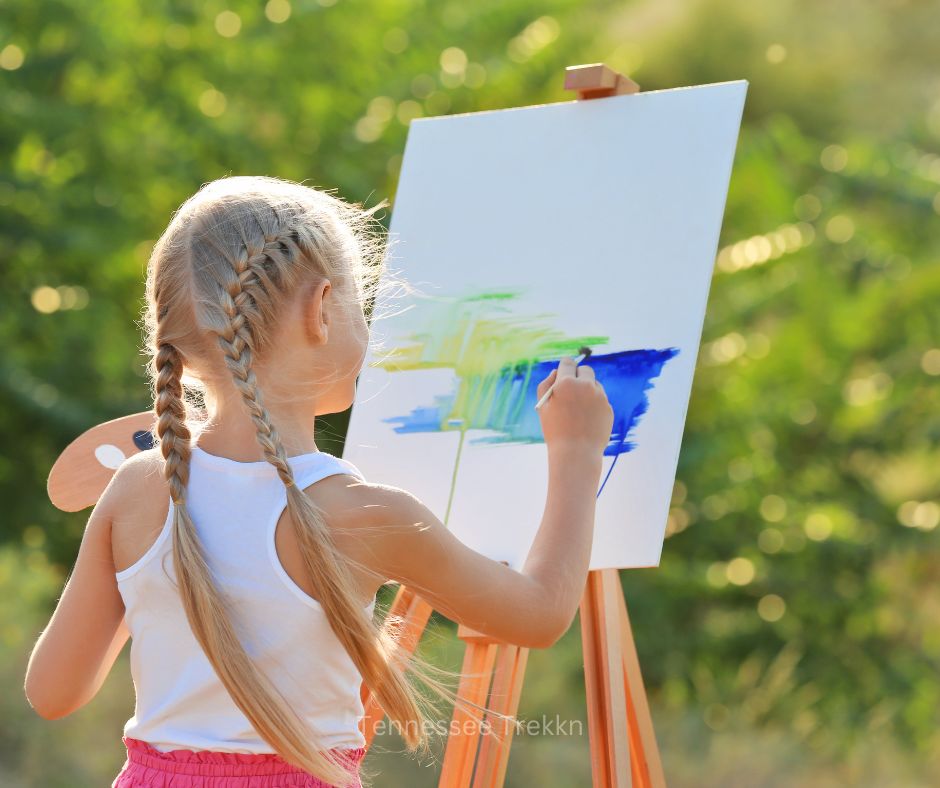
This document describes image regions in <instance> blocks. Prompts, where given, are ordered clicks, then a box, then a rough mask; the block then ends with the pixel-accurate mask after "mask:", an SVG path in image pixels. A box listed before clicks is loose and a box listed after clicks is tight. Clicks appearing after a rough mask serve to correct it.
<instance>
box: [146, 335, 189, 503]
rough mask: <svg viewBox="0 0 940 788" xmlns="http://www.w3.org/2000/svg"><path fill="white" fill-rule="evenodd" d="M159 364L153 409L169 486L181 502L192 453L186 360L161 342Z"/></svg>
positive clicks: (158, 355)
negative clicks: (185, 398)
mask: <svg viewBox="0 0 940 788" xmlns="http://www.w3.org/2000/svg"><path fill="white" fill-rule="evenodd" d="M156 365H157V383H156V391H155V393H154V409H155V410H156V414H157V435H158V436H159V442H160V447H161V449H162V450H163V457H164V459H165V460H166V463H165V473H166V480H167V482H168V483H169V485H170V493H171V495H172V497H173V502H174V503H177V504H181V503H183V501H184V500H185V497H186V484H187V483H188V481H189V456H190V453H191V447H190V438H191V435H190V433H189V428H188V427H187V426H186V406H185V404H184V403H183V384H182V382H181V379H182V376H183V360H182V358H180V354H179V351H178V350H177V349H176V348H175V347H174V346H173V345H171V344H169V343H167V342H161V343H160V345H159V349H158V351H157V359H156Z"/></svg>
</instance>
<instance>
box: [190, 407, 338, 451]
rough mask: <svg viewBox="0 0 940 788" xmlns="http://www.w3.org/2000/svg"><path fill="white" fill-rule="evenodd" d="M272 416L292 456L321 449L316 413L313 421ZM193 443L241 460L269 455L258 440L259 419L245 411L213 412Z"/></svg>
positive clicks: (206, 449) (286, 448) (283, 443)
mask: <svg viewBox="0 0 940 788" xmlns="http://www.w3.org/2000/svg"><path fill="white" fill-rule="evenodd" d="M271 420H272V423H273V425H274V428H275V430H276V431H277V433H278V438H279V439H280V441H281V445H282V446H283V447H284V452H285V454H286V455H287V456H288V457H295V456H297V455H299V454H308V453H310V452H316V451H319V447H318V446H317V444H316V441H315V440H314V417H312V416H311V417H310V419H309V422H308V421H306V420H304V421H300V420H293V419H287V420H285V419H283V418H282V419H280V420H275V418H274V415H273V414H271ZM193 443H195V444H196V445H197V446H199V447H200V448H201V449H203V450H204V451H207V452H208V453H209V454H215V455H216V456H219V457H228V458H229V459H231V460H236V461H237V462H257V461H258V460H264V459H265V457H264V452H263V450H262V449H261V446H260V444H259V443H258V433H257V428H256V427H255V423H254V422H253V421H252V420H251V419H250V418H248V417H246V416H244V415H242V414H239V416H238V418H225V417H220V416H219V415H218V414H212V415H210V416H209V420H208V421H207V422H206V424H205V426H203V427H202V428H201V429H200V430H199V432H198V433H196V434H195V435H194V437H193Z"/></svg>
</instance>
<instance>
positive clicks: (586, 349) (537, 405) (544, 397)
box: [535, 345, 591, 410]
mask: <svg viewBox="0 0 940 788" xmlns="http://www.w3.org/2000/svg"><path fill="white" fill-rule="evenodd" d="M578 352H579V353H580V354H581V355H580V356H578V358H577V359H576V360H575V362H574V365H575V366H578V364H580V363H581V362H582V361H584V359H586V358H587V357H588V356H590V355H591V348H589V347H588V346H587V345H582V346H581V347H579V348H578ZM556 383H558V378H557V376H556V378H555V382H554V383H552V385H551V386H549V387H548V391H546V392H545V393H544V394H543V395H542V397H541V399H540V400H539V401H538V402H536V403H535V409H536V410H538V409H539V408H541V407H542V405H544V404H545V401H546V400H547V399H548V398H549V397H550V396H551V393H552V389H554V388H555V384H556Z"/></svg>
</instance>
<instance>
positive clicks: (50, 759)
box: [0, 0, 940, 786]
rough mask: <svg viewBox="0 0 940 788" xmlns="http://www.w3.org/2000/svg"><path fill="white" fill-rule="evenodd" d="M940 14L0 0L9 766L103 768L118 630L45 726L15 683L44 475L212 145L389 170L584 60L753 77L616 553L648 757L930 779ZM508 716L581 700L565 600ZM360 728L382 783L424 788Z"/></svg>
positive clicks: (384, 193)
mask: <svg viewBox="0 0 940 788" xmlns="http://www.w3.org/2000/svg"><path fill="white" fill-rule="evenodd" d="M285 9H287V10H289V18H287V19H286V20H285V21H280V22H275V21H271V19H272V18H274V19H278V18H280V17H283V16H284V14H285ZM232 14H234V15H236V16H234V17H233V16H232ZM220 15H221V16H220ZM938 22H940V8H938V5H937V4H936V3H935V2H915V1H914V0H909V1H908V2H904V0H894V1H893V2H889V1H888V0H883V1H882V2H868V3H860V2H848V1H847V0H833V2H828V3H814V2H809V1H808V0H781V2H776V3H773V4H769V3H748V2H745V0H688V1H687V2H679V1H677V0H670V2H652V1H646V2H623V3H612V2H606V1H604V0H582V1H580V2H576V1H575V0H553V1H552V2H545V3H535V2H531V1H530V0H502V1H501V2H495V1H494V0H480V1H479V2H477V3H473V4H470V3H460V2H448V3H444V2H440V3H438V2H423V1H422V0H381V1H380V2H373V3H361V2H353V1H352V0H338V1H337V0H321V2H320V3H317V2H313V1H312V0H294V1H293V2H291V3H289V4H288V3H286V2H284V0H272V2H270V3H267V4H266V3H265V2H235V1H234V0H233V1H232V2H229V3H224V2H220V1H219V0H211V1H210V2H205V3H198V4H189V3H179V2H167V1H166V0H154V1H153V2H150V3H147V4H139V3H133V2H129V0H108V1H107V2H100V3H92V4H89V3H85V2H78V0H31V2H25V1H24V0H9V1H8V2H6V3H4V4H3V5H2V6H0V99H2V106H3V110H4V111H3V112H2V113H0V151H2V155H0V277H2V279H0V283H2V287H0V343H2V348H3V353H2V354H0V437H2V440H3V447H4V448H3V451H2V454H0V495H2V497H3V500H4V502H5V507H6V512H7V515H6V517H5V527H4V528H3V531H2V536H0V678H2V681H3V688H4V690H5V691H4V692H3V693H2V700H0V704H2V712H3V713H2V715H0V783H3V784H4V785H11V786H17V785H24V786H25V785H28V786H39V785H42V786H60V785H62V786H66V785H67V786H76V785H81V786H84V785H88V786H91V785H103V784H107V783H106V781H110V780H111V779H112V778H113V776H114V774H116V772H117V770H118V769H119V768H120V765H121V763H122V761H123V757H124V751H123V747H122V745H121V742H120V731H121V726H122V725H123V722H124V720H126V719H127V717H129V716H130V714H131V713H132V710H133V688H132V685H131V683H130V679H129V673H128V669H127V664H126V651H125V654H124V655H122V657H121V659H120V661H119V664H118V665H117V666H116V668H115V671H114V673H113V675H112V676H111V678H110V679H109V681H108V682H107V684H106V685H105V687H104V689H103V691H102V692H101V694H100V695H99V696H98V697H97V698H96V699H95V701H94V702H93V703H91V704H89V705H88V706H87V707H86V708H84V709H82V710H81V711H80V712H77V713H76V714H75V715H73V716H72V717H70V718H68V719H65V720H61V721H57V722H47V721H44V720H41V719H40V718H38V717H37V716H36V715H35V714H34V713H33V712H32V711H31V710H30V708H29V707H28V705H27V703H26V700H25V697H24V695H23V693H22V680H23V676H24V674H25V665H26V658H27V657H28V653H29V650H30V648H31V647H32V644H33V643H34V641H35V639H36V637H38V635H39V633H40V631H41V629H42V627H43V626H44V625H45V624H46V622H47V620H48V617H49V615H50V614H51V611H52V609H53V607H54V604H55V601H56V599H57V597H58V594H59V593H60V592H61V588H62V585H63V584H64V582H65V579H66V577H67V574H68V571H69V570H70V568H71V566H72V564H73V562H74V558H75V554H76V551H77V547H78V544H79V541H80V538H81V533H82V530H83V527H84V523H85V518H86V517H87V512H86V513H82V514H79V515H65V514H63V513H61V512H58V511H56V510H55V509H54V508H53V507H52V506H51V505H50V504H49V503H48V499H47V498H46V494H45V479H46V476H47V474H48V471H49V469H50V467H51V465H52V463H53V462H54V460H55V458H56V457H57V456H58V454H59V452H60V451H61V450H62V448H64V446H65V445H66V444H67V443H68V442H69V441H70V440H71V439H73V438H74V437H75V436H76V435H78V434H79V433H80V432H82V431H84V430H85V429H88V428H89V427H91V426H93V425H94V424H97V423H99V422H102V421H105V420H107V419H110V418H115V417H117V416H120V415H124V414H126V413H131V412H135V411H140V410H144V409H146V408H147V407H148V406H149V399H148V390H147V387H146V383H145V379H144V375H143V359H142V357H141V356H140V355H139V353H138V348H139V346H140V343H141V338H140V335H139V333H138V327H137V325H136V324H135V321H136V320H137V319H138V316H139V310H140V307H141V304H142V298H143V273H144V267H145V263H146V259H147V256H148V255H149V251H150V247H151V245H152V243H153V241H154V240H155V239H156V237H157V236H158V235H159V233H160V232H161V231H162V229H163V228H164V227H165V226H166V224H167V222H168V221H169V219H170V216H171V213H172V211H173V210H174V209H175V208H176V207H177V206H178V205H179V204H180V203H181V202H182V201H183V200H184V199H185V198H186V197H187V196H189V195H190V194H191V193H192V192H193V191H195V190H196V189H197V188H198V186H199V185H200V184H201V183H203V182H205V181H208V180H211V179H213V178H216V177H219V176H222V175H225V174H247V173H264V174H272V175H277V176H280V177H285V178H290V179H293V180H307V181H308V182H310V183H312V184H314V185H317V186H320V187H323V188H337V189H338V191H339V193H340V194H341V195H342V196H344V197H346V198H348V199H352V200H357V201H365V202H366V203H367V204H374V203H375V202H377V201H378V200H380V199H382V198H384V197H389V198H393V197H394V190H395V183H396V179H397V174H398V169H399V167H400V163H401V154H402V150H403V148H404V142H405V136H406V133H407V123H408V121H409V120H410V118H412V117H416V116H419V115H440V114H446V113H453V112H470V111H477V110H484V109H498V108H503V107H512V106H519V105H525V104H534V103H541V102H548V101H563V100H567V99H569V98H570V96H568V95H566V94H565V93H564V91H563V89H562V80H563V72H564V67H565V66H566V65H570V64H573V63H583V62H595V61H604V62H606V63H608V64H609V65H611V66H613V67H614V68H617V69H618V70H620V71H622V72H624V73H627V74H630V75H631V76H633V77H634V78H636V79H637V81H639V82H640V84H641V85H642V86H643V88H644V89H645V90H653V89H658V88H668V87H674V86H679V85H691V84H702V83H707V82H717V81H722V80H729V79H740V78H745V79H748V80H749V81H750V88H749V92H748V100H747V107H746V112H745V122H744V126H743V129H742V133H741V138H740V142H739V146H738V152H737V158H736V163H735V170H734V174H733V177H732V183H731V189H730V193H729V197H728V205H727V211H726V216H725V221H724V227H723V231H722V241H721V244H720V253H719V255H718V259H717V264H716V272H715V276H714V281H713V284H712V291H711V296H710V301H709V308H708V315H707V318H706V324H705V333H704V337H703V345H702V352H701V355H700V358H699V367H698V371H697V373H696V380H695V385H694V390H693V394H692V401H691V406H690V411H689V415H688V423H687V427H686V433H685V439H684V443H683V448H682V454H681V458H680V467H679V482H678V483H677V485H676V494H675V499H674V501H673V508H672V513H671V515H670V525H669V533H670V536H669V538H668V540H667V542H666V546H665V549H664V553H663V561H662V566H661V567H660V568H659V569H657V570H650V571H634V572H624V573H623V583H624V588H625V591H626V594H627V600H628V604H629V606H630V610H631V615H632V618H633V625H634V630H635V634H636V638H637V643H638V647H639V650H640V656H641V661H642V664H643V668H644V672H645V678H646V682H647V684H648V687H649V691H650V697H651V702H652V707H653V714H654V719H655V722H656V725H657V734H658V737H659V739H660V743H661V746H662V751H663V759H664V763H665V768H666V772H667V778H668V779H669V782H670V785H674V786H683V785H688V786H702V785H723V786H729V785H748V786H750V785H795V784H799V785H806V786H814V785H819V786H822V785H846V784H851V785H902V784H903V785H928V784H931V782H932V779H931V776H932V775H935V774H936V773H938V770H940V732H938V731H940V713H938V709H940V681H938V669H940V627H938V620H940V604H938V601H937V600H938V599H940V595H938V591H940V560H938V559H940V547H938V534H940V529H938V528H937V526H938V520H940V505H938V498H940V475H938V472H937V468H938V465H940V449H938V437H940V415H938V413H940V407H938V406H940V393H938V386H937V381H938V377H937V376H938V375H940V310H938V303H940V298H938V297H940V265H938V247H940V240H938V239H940V235H938V233H937V218H938V213H940V197H938V192H940V150H938V149H940V82H938V79H937V76H936V74H937V73H938V70H937V67H938V65H940V63H938V62H937V61H938V55H937V52H938V50H937V47H936V45H935V40H933V39H932V38H931V35H932V31H934V30H936V29H937V24H938ZM220 31H221V32H220ZM455 48H456V49H455ZM456 50H459V52H458V51H456ZM347 416H348V414H342V415H340V416H338V417H336V418H331V419H329V420H325V422H324V424H323V425H321V426H322V428H323V434H322V436H321V438H322V441H323V442H324V446H325V448H327V449H328V450H331V451H334V452H340V451H341V448H342V446H341V435H342V432H343V430H344V428H345V423H346V418H347ZM438 625H439V626H438V627H437V628H435V633H437V634H436V635H435V636H433V637H431V638H429V640H428V643H427V644H426V649H427V650H428V652H429V653H430V654H432V655H436V656H437V657H438V658H439V659H440V661H441V662H442V663H446V664H449V665H450V666H451V667H453V668H457V667H459V664H460V649H459V646H458V644H456V643H454V640H453V637H452V629H453V627H452V626H451V625H450V624H449V623H448V622H446V621H443V620H441V621H439V622H438ZM520 714H521V715H522V716H523V717H526V718H531V719H539V718H540V717H541V715H543V714H544V715H546V716H547V717H549V718H554V716H555V715H556V714H558V715H559V716H560V717H562V718H566V719H571V718H580V719H581V720H583V719H584V690H583V675H582V672H581V653H580V640H579V633H578V629H577V627H573V628H572V631H571V632H570V633H569V635H568V636H566V637H565V638H564V639H563V641H562V642H561V643H559V644H558V646H556V647H555V648H554V649H552V650H550V651H544V652H533V653H532V655H531V657H530V667H529V671H528V674H527V678H526V687H525V692H524V695H523V706H522V709H521V711H520ZM586 732H587V729H586V725H585V727H584V728H583V735H580V736H579V735H568V736H553V737H551V736H542V737H524V736H523V737H520V738H519V739H517V741H516V743H515V744H514V746H513V756H512V759H511V764H510V771H509V776H508V780H507V785H525V784H542V785H552V786H554V785H558V786H568V785H584V784H588V781H589V773H588V768H587V760H588V750H587V738H586ZM379 745H380V746H377V747H376V748H375V749H374V751H373V752H370V755H369V761H368V765H369V767H370V768H371V769H373V770H374V771H376V772H378V773H379V775H380V776H379V777H378V780H377V784H378V785H406V784H408V785H410V784H420V785H432V784H436V774H437V771H438V767H439V763H434V762H428V761H425V762H422V763H417V762H415V761H413V760H411V759H409V758H408V756H406V755H404V754H402V753H401V750H402V746H401V742H400V740H398V739H396V738H395V737H393V736H389V737H387V738H383V739H382V740H381V742H379Z"/></svg>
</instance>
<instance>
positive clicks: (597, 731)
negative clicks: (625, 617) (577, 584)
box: [581, 570, 633, 788]
mask: <svg viewBox="0 0 940 788" xmlns="http://www.w3.org/2000/svg"><path fill="white" fill-rule="evenodd" d="M611 573H613V579H614V581H615V582H617V589H613V590H619V587H620V585H619V579H618V577H617V572H616V570H602V571H592V572H590V573H589V574H588V580H587V584H586V586H585V590H584V597H583V599H582V601H581V638H582V646H583V650H584V679H585V687H586V691H587V707H588V729H589V732H590V743H591V766H592V775H593V784H594V788H629V786H631V785H632V782H633V781H632V779H631V778H632V775H631V771H630V746H629V741H628V736H627V694H626V687H625V686H624V672H623V668H622V665H623V659H622V656H621V644H622V639H621V637H620V633H619V631H618V630H619V622H620V619H619V617H616V613H617V608H616V600H613V599H611V592H612V586H611V583H610V582H609V580H608V579H607V578H609V576H610V574H611Z"/></svg>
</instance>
